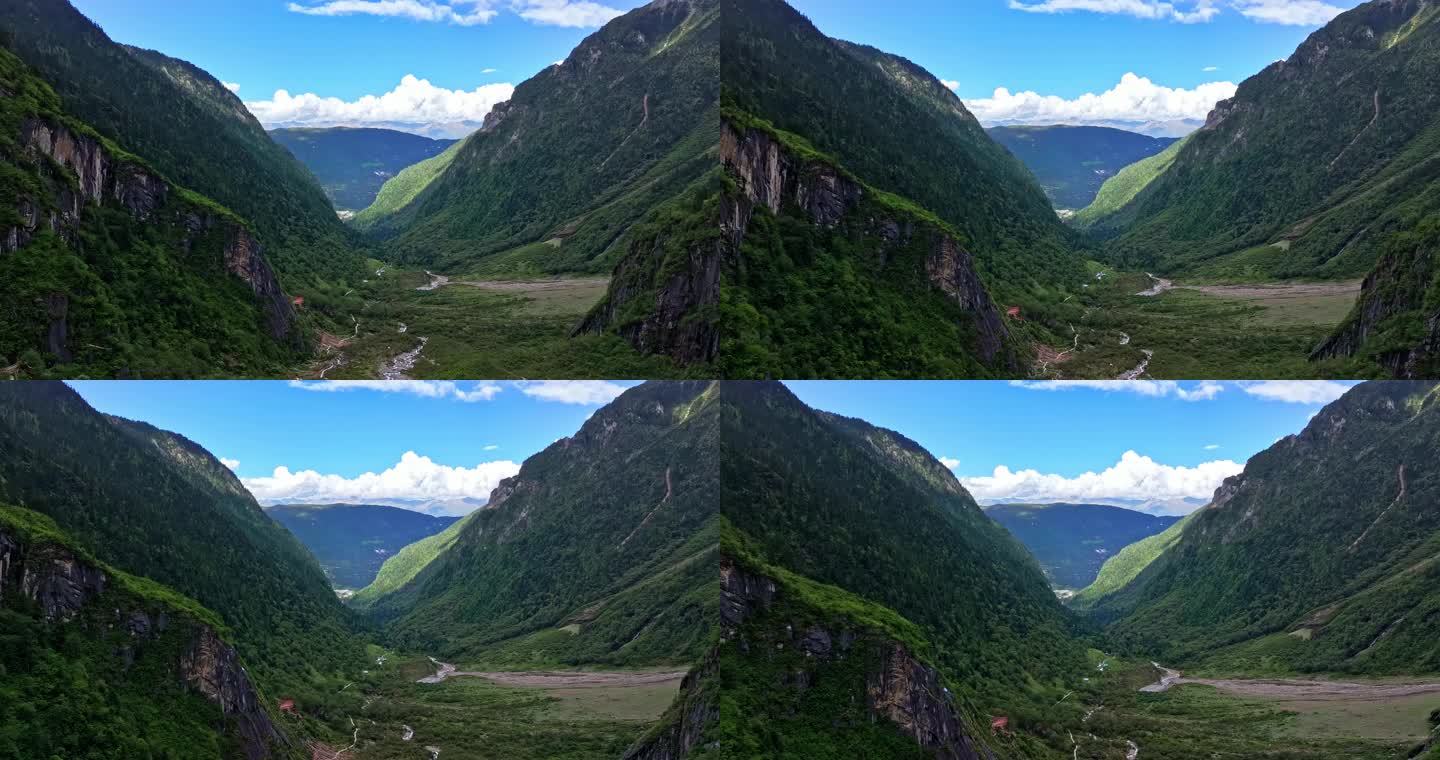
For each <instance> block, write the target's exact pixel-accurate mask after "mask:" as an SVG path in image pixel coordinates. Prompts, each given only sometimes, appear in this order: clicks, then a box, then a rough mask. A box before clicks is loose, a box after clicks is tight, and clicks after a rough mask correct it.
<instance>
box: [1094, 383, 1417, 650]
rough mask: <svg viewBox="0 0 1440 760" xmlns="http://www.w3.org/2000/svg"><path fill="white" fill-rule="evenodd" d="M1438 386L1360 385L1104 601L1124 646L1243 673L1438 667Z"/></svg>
mask: <svg viewBox="0 0 1440 760" xmlns="http://www.w3.org/2000/svg"><path fill="white" fill-rule="evenodd" d="M1437 446H1440V390H1437V387H1436V384H1435V383H1433V382H1428V383H1410V382H1385V383H1367V384H1365V385H1361V386H1359V387H1357V388H1355V389H1353V390H1351V391H1350V392H1349V393H1347V394H1346V395H1345V396H1344V397H1343V398H1341V399H1340V400H1338V401H1336V402H1334V403H1332V404H1330V405H1329V406H1327V407H1325V409H1324V410H1323V411H1321V412H1320V414H1319V415H1317V416H1316V417H1315V418H1314V419H1313V420H1312V421H1311V422H1310V424H1309V425H1307V426H1306V428H1305V430H1304V431H1303V432H1301V433H1300V434H1298V435H1293V436H1289V437H1287V438H1285V439H1283V440H1281V441H1280V442H1278V443H1276V444H1275V445H1274V446H1272V447H1271V448H1269V449H1268V450H1266V451H1264V452H1261V453H1260V454H1257V455H1256V456H1255V457H1253V458H1251V460H1250V461H1249V462H1248V463H1246V466H1245V471H1244V472H1243V473H1242V474H1241V475H1238V476H1235V477H1234V478H1231V479H1229V480H1227V481H1226V483H1225V485H1224V486H1223V487H1221V488H1220V490H1219V491H1218V492H1217V493H1216V496H1215V500H1214V502H1212V503H1211V504H1210V505H1209V506H1208V507H1206V508H1204V509H1203V510H1201V511H1199V512H1197V513H1195V515H1194V516H1193V518H1192V519H1191V520H1190V522H1189V524H1188V525H1186V526H1185V528H1184V530H1183V531H1181V532H1180V534H1179V536H1178V538H1177V539H1176V540H1175V541H1174V543H1173V545H1171V546H1170V547H1169V548H1167V549H1165V550H1164V551H1163V552H1162V553H1160V554H1159V556H1158V557H1157V558H1156V559H1154V561H1153V562H1151V563H1150V564H1149V566H1148V567H1146V568H1145V569H1144V570H1142V571H1141V572H1139V574H1138V575H1136V576H1135V577H1134V579H1133V580H1132V581H1130V583H1129V584H1128V585H1126V586H1124V587H1122V588H1121V589H1120V590H1119V591H1117V592H1116V593H1114V594H1112V595H1110V596H1108V597H1105V598H1104V599H1103V600H1102V601H1101V606H1100V608H1099V609H1100V610H1101V612H1102V613H1103V614H1105V615H1107V616H1109V617H1110V618H1111V619H1117V622H1115V623H1113V624H1112V625H1111V626H1110V633H1111V635H1112V636H1113V637H1114V638H1115V639H1116V640H1117V641H1119V642H1121V643H1123V644H1124V645H1126V646H1128V647H1131V648H1133V649H1136V650H1139V651H1145V652H1150V653H1152V654H1153V655H1155V656H1157V657H1164V658H1166V661H1167V662H1174V663H1177V664H1179V663H1196V662H1203V663H1208V664H1209V665H1211V666H1212V667H1215V668H1219V669H1238V670H1242V671H1248V672H1255V671H1272V672H1275V671H1278V672H1285V671H1296V670H1298V671H1325V672H1355V673H1374V674H1384V673H1408V674H1414V673H1424V672H1437V671H1440V649H1437V648H1436V645H1435V644H1436V642H1435V637H1434V635H1433V633H1434V632H1433V621H1434V619H1435V618H1436V616H1437V615H1440V594H1437V592H1436V589H1440V583H1437V581H1440V563H1437V558H1440V513H1437V512H1436V510H1435V509H1434V508H1433V505H1434V504H1435V503H1436V499H1437V498H1440V495H1437V494H1436V488H1437V486H1440V472H1437V469H1436V468H1437V462H1436V458H1435V456H1434V452H1435V451H1436V449H1437Z"/></svg>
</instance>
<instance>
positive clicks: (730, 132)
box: [720, 122, 1008, 363]
mask: <svg viewBox="0 0 1440 760" xmlns="http://www.w3.org/2000/svg"><path fill="white" fill-rule="evenodd" d="M720 160H721V162H722V163H723V165H724V167H725V170H726V171H727V172H728V173H729V174H730V176H731V177H732V178H733V179H734V180H735V182H736V184H737V185H738V187H739V192H738V193H737V194H736V196H735V197H727V198H726V199H725V203H724V204H722V215H721V221H720V223H721V239H722V241H723V245H724V251H725V254H726V262H727V265H729V264H731V263H733V262H735V261H736V260H737V258H738V253H739V250H740V245H741V243H743V242H744V238H745V232H746V230H747V228H748V227H749V225H750V219H751V216H752V215H753V213H754V211H755V209H756V207H764V208H766V209H768V210H769V211H770V213H771V214H779V213H780V212H781V211H782V210H784V209H787V208H788V209H795V210H797V211H798V212H799V213H800V214H802V215H803V216H804V217H805V218H806V219H808V220H809V221H810V223H811V224H813V225H815V226H817V227H821V228H825V229H833V228H838V227H846V228H850V229H851V230H852V231H853V232H854V233H856V234H858V235H860V236H863V237H865V238H867V239H869V240H870V241H872V246H871V247H872V248H873V250H874V251H875V252H876V255H877V256H878V258H879V262H880V264H881V266H882V267H883V266H886V265H889V264H890V263H891V261H890V258H891V255H892V254H893V252H894V251H895V250H897V249H898V248H901V247H903V246H907V245H909V244H910V243H911V242H912V241H914V240H915V239H916V238H917V237H921V236H923V239H925V240H927V241H928V243H927V247H928V252H927V254H926V257H925V260H924V268H923V271H919V272H916V273H915V275H916V276H917V277H923V278H925V280H927V281H928V282H929V283H930V284H931V285H933V286H934V287H935V288H936V289H938V290H939V291H941V292H942V293H944V294H945V295H946V296H948V297H949V298H950V299H951V300H953V301H955V302H956V303H957V304H959V305H960V307H961V308H962V309H964V311H965V312H966V313H967V314H968V315H969V316H970V318H971V321H972V326H973V328H974V330H975V332H976V335H977V341H976V346H975V349H976V351H977V353H978V354H979V356H980V358H981V359H982V360H983V361H984V362H986V363H994V362H996V361H997V359H999V358H1000V355H1001V352H1002V350H1003V349H1004V347H1005V344H1006V341H1007V339H1008V332H1007V330H1006V329H1005V323H1004V320H1003V319H1002V318H1001V317H1000V312H999V310H998V309H997V308H996V307H995V302H994V301H993V300H992V299H991V297H990V293H989V291H988V290H986V288H985V285H984V283H982V282H981V280H980V275H979V273H978V272H977V271H976V269H975V261H974V258H973V257H972V256H971V254H970V252H969V251H967V250H966V249H965V248H964V246H962V245H961V244H960V242H959V241H957V240H956V239H955V238H954V237H952V236H950V235H949V234H948V233H946V232H945V231H944V230H940V229H937V228H935V227H934V226H933V225H931V224H929V223H927V222H925V221H922V220H918V219H915V218H909V217H907V216H904V215H901V214H879V213H876V214H867V215H865V216H863V217H861V216H860V215H858V214H856V213H855V212H856V211H857V209H859V208H860V206H861V202H862V200H863V199H864V198H865V197H866V194H867V192H868V191H867V190H866V188H865V187H864V186H863V185H861V184H860V183H859V182H858V181H856V180H855V179H854V178H852V177H850V176H849V175H847V174H846V173H845V172H843V171H842V170H840V169H839V168H837V167H835V166H833V165H831V164H829V163H828V162H825V161H823V160H819V159H809V158H802V157H798V156H796V155H794V154H793V153H792V151H790V150H789V149H787V148H786V147H785V146H784V145H783V144H781V143H780V141H778V140H776V139H775V138H774V137H772V136H771V135H770V134H768V133H766V132H764V131H762V130H759V129H753V128H752V129H744V130H741V129H737V128H736V127H734V126H732V125H731V124H730V123H729V122H726V123H724V124H723V126H722V127H721V131H720Z"/></svg>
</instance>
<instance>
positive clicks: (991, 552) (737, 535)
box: [720, 382, 1084, 757]
mask: <svg viewBox="0 0 1440 760" xmlns="http://www.w3.org/2000/svg"><path fill="white" fill-rule="evenodd" d="M721 400H722V404H721V408H722V413H721V440H722V446H721V472H720V482H721V486H722V489H721V510H722V512H723V514H724V516H725V519H726V521H727V525H728V526H730V527H729V529H727V533H726V539H725V544H724V551H725V559H724V560H723V562H724V563H725V564H722V570H724V572H725V573H726V575H725V581H724V583H725V586H724V588H725V598H724V603H723V605H722V619H723V620H724V621H725V628H726V633H725V635H724V637H723V643H722V647H721V654H722V674H721V675H722V682H723V683H725V686H726V692H725V694H726V699H727V700H730V699H733V700H734V701H735V702H736V703H737V704H744V705H747V711H745V712H743V713H742V714H745V715H757V716H765V717H764V718H761V719H756V720H753V721H749V722H742V721H739V720H738V719H737V720H735V721H732V722H728V723H727V722H726V720H725V717H724V714H723V711H722V717H721V723H722V726H723V727H724V729H725V731H726V738H727V739H728V740H729V741H733V742H735V743H736V744H735V745H734V746H740V747H745V748H749V749H751V750H753V751H752V752H751V754H761V755H765V756H784V755H783V751H784V750H783V748H785V747H791V748H792V750H791V751H793V748H795V747H800V746H805V747H807V748H809V747H810V746H811V744H810V743H811V742H816V743H818V744H817V745H815V746H816V747H817V748H816V749H814V755H813V756H817V757H824V756H835V757H840V756H853V755H847V754H846V752H845V751H844V747H845V745H846V743H847V742H848V741H855V742H860V743H862V745H863V746H872V747H877V748H878V747H879V746H881V743H885V742H888V743H887V744H885V745H884V746H887V747H889V748H891V749H893V748H894V747H897V746H901V745H900V743H898V742H895V741H890V740H887V739H886V737H887V736H889V737H891V739H900V738H902V737H904V738H905V744H908V746H910V747H911V752H910V754H895V755H893V756H897V757H908V756H916V757H919V756H932V755H934V754H935V753H938V756H942V757H972V756H974V749H973V745H974V744H976V743H977V742H978V741H979V740H978V737H977V736H976V734H975V732H974V731H973V729H971V728H969V727H970V726H973V725H988V722H989V718H988V714H991V712H990V711H997V712H998V713H999V714H1003V715H1009V716H1012V720H1013V724H1012V725H1015V726H1017V727H1019V726H1020V725H1021V724H1023V723H1024V722H1025V721H1026V720H1028V719H1029V718H1031V717H1037V716H1040V715H1041V714H1042V713H1043V707H1042V705H1043V706H1048V705H1049V704H1051V703H1053V702H1054V701H1055V700H1056V699H1059V698H1060V696H1061V695H1063V694H1064V689H1063V688H1061V687H1060V684H1061V683H1063V682H1064V680H1065V679H1066V678H1067V677H1070V676H1073V675H1076V674H1078V673H1079V672H1080V670H1081V669H1083V667H1084V657H1083V652H1082V649H1081V648H1080V646H1079V645H1078V644H1077V643H1075V642H1074V641H1073V640H1072V639H1071V638H1070V637H1069V634H1068V629H1067V625H1068V623H1067V619H1066V616H1065V614H1064V611H1063V610H1062V609H1061V607H1060V605H1059V603H1058V602H1057V601H1056V600H1055V597H1054V595H1053V594H1052V593H1051V591H1050V589H1049V587H1048V584H1046V582H1045V578H1044V576H1043V574H1042V573H1041V571H1040V568H1039V566H1038V565H1036V563H1035V561H1034V560H1033V559H1032V558H1031V557H1030V556H1029V555H1028V554H1027V553H1026V552H1025V550H1024V548H1023V547H1022V546H1020V544H1019V543H1018V542H1017V541H1015V539H1013V538H1012V537H1011V536H1010V535H1009V534H1007V533H1006V532H1005V530H1004V529H1003V528H1001V527H1000V526H999V525H997V524H996V523H995V522H993V521H991V520H989V519H988V518H986V517H985V515H984V514H983V513H982V512H981V511H980V508H979V507H978V506H976V504H975V502H974V500H973V499H972V498H971V497H970V495H969V494H968V493H966V491H965V489H964V488H963V487H962V486H961V485H960V483H959V481H957V480H956V479H955V477H954V475H953V474H952V473H950V471H949V470H948V469H946V468H945V467H944V465H942V464H940V463H939V462H938V461H936V460H935V459H934V458H933V457H932V456H930V454H929V453H927V452H926V451H925V450H924V449H922V448H920V447H919V446H918V445H917V444H915V443H914V442H913V441H910V440H908V439H906V438H904V437H903V436H901V435H900V434H898V433H894V432H891V431H888V430H883V429H880V428H876V427H873V426H871V425H869V424H867V423H865V422H863V421H860V420H855V419H848V418H844V417H839V416H836V415H832V414H827V413H824V412H818V411H815V410H812V409H810V408H808V407H806V406H805V405H804V404H803V403H801V402H800V401H799V400H798V399H797V398H795V397H794V396H793V395H792V394H791V393H790V391H789V390H788V389H786V388H785V387H783V386H781V385H779V384H778V383H742V382H732V383H726V384H725V385H724V388H723V390H722V393H721ZM767 610H769V612H767ZM727 663H728V664H727ZM782 674H783V676H782ZM777 683H784V684H786V685H787V686H788V687H790V688H785V689H777V688H776V684H777ZM1057 689H1058V691H1056V690H1057ZM1052 692H1055V693H1053V694H1052ZM732 695H733V696H732ZM877 720H878V721H879V722H880V725H881V726H885V725H888V726H889V728H888V730H886V731H881V732H878V733H876V732H875V731H874V726H873V725H871V724H874V723H875V722H876V721H877ZM825 726H837V727H844V728H845V730H844V731H837V732H836V733H835V734H833V735H827V734H826V732H825V730H824V727H825ZM827 737H828V738H827ZM791 739H795V740H797V741H800V740H803V741H800V743H797V744H793V745H792V744H789V743H788V742H789V741H790V740H791ZM871 742H873V744H871ZM917 742H918V743H919V745H920V746H918V747H917V746H916V744H917ZM967 747H969V748H968V749H967ZM922 748H929V750H930V753H929V754H927V753H926V752H924V750H923V749H922ZM826 751H829V752H831V754H828V755H827V754H826ZM876 751H877V752H878V751H880V750H878V749H877V750H876ZM887 751H888V750H887ZM768 753H773V754H768ZM878 756H891V755H889V754H882V755H878Z"/></svg>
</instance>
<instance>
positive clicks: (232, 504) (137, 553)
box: [0, 381, 364, 696]
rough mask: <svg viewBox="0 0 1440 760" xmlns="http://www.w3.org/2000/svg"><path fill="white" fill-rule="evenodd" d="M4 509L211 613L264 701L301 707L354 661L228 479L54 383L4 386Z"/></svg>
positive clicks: (304, 559) (335, 623)
mask: <svg viewBox="0 0 1440 760" xmlns="http://www.w3.org/2000/svg"><path fill="white" fill-rule="evenodd" d="M0 502H3V503H8V504H14V505H17V506H20V507H24V508H27V509H29V510H33V511H35V512H39V513H41V514H43V515H45V516H47V517H49V518H50V519H51V520H53V521H54V522H55V523H56V525H57V526H58V528H59V529H60V530H62V531H64V533H65V534H67V535H68V536H69V537H70V538H71V539H73V540H74V541H75V542H76V543H77V544H78V545H80V546H83V547H85V548H86V549H88V550H89V551H92V552H94V556H95V558H96V559H97V560H99V561H101V562H104V563H106V564H107V565H109V566H112V567H114V568H117V569H119V570H122V571H124V572H127V573H130V574H133V575H136V576H142V577H144V578H147V579H149V580H152V581H155V582H157V583H160V584H164V585H166V586H169V587H171V588H173V589H175V590H176V591H178V592H179V593H181V594H184V595H186V596H188V597H191V598H193V599H194V600H195V601H197V602H199V603H200V604H203V605H204V606H205V607H207V608H209V609H211V610H213V611H214V612H215V614H216V615H218V616H219V618H220V620H221V621H222V622H223V624H224V625H225V626H226V627H227V628H228V629H229V630H231V631H233V636H234V642H235V647H236V649H237V650H238V651H239V653H240V655H241V657H242V658H243V659H244V661H245V662H246V665H247V667H248V668H249V670H250V673H251V676H252V677H254V678H255V679H256V681H257V682H258V683H259V684H260V686H261V687H262V688H264V689H266V690H267V691H271V692H279V693H287V694H291V695H295V696H306V695H309V694H310V689H311V688H312V687H311V679H312V677H313V676H314V675H315V674H320V673H334V672H337V671H338V670H339V669H340V668H341V667H342V666H348V665H353V664H354V663H357V662H359V661H360V660H361V659H362V658H363V657H364V652H363V650H362V649H361V647H360V646H359V644H358V642H357V641H356V640H355V639H354V638H353V637H352V635H351V632H350V622H351V621H350V618H349V615H348V613H347V611H346V610H345V609H344V607H342V606H341V605H340V603H339V601H338V600H337V599H336V598H335V594H334V593H333V592H332V591H331V589H330V584H329V583H327V582H326V580H325V574H324V573H323V572H322V571H321V569H320V566H319V565H318V564H316V562H315V560H314V558H313V557H311V556H310V554H309V552H307V551H306V550H305V547H304V546H302V545H301V544H300V542H299V541H297V540H296V539H295V538H294V537H293V536H291V535H290V534H289V532H287V531H286V530H285V529H284V528H283V527H281V526H280V525H279V524H278V523H276V522H274V521H273V520H271V519H270V518H269V517H267V516H266V515H265V513H264V512H263V511H262V510H261V509H260V506H259V505H258V504H256V503H255V500H254V499H253V498H252V497H251V496H250V494H249V492H248V491H246V490H245V487H244V486H243V485H241V484H240V481H239V480H238V479H237V478H236V477H235V475H234V473H233V472H231V471H230V469H229V468H228V467H226V466H225V465H223V464H221V463H220V462H219V461H218V460H217V459H215V457H213V456H212V455H211V454H210V453H209V452H207V451H205V450H204V449H203V448H201V447H199V446H198V445H196V444H195V443H193V442H191V441H189V440H186V439H185V438H183V437H181V436H178V435H175V434H173V433H168V432H165V431H163V430H159V429H157V428H154V427H151V426H149V425H146V424H144V423H141V422H132V421H129V420H123V419H120V418H116V417H109V416H106V415H103V414H100V413H98V412H96V411H95V410H94V409H92V408H91V407H90V406H89V405H88V404H86V403H85V401H84V400H83V399H82V398H80V396H79V395H78V394H77V393H76V392H75V391H73V390H72V389H70V388H69V387H68V386H66V385H64V384H61V383H53V382H39V381H34V382H11V383H4V384H0Z"/></svg>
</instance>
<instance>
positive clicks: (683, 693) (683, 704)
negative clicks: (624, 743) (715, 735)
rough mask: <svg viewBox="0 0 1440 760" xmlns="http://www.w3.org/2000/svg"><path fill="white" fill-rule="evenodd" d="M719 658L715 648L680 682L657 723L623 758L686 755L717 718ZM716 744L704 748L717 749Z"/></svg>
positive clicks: (663, 759) (673, 759)
mask: <svg viewBox="0 0 1440 760" xmlns="http://www.w3.org/2000/svg"><path fill="white" fill-rule="evenodd" d="M719 677H720V660H719V657H718V655H717V653H716V652H715V651H713V650H712V651H711V652H710V653H709V654H708V655H706V657H705V660H704V661H703V662H702V663H701V664H700V666H699V667H698V668H696V669H695V670H692V671H690V673H689V674H688V675H686V676H685V680H684V681H682V682H681V684H680V695H679V696H677V697H676V698H675V702H674V704H672V705H671V707H670V709H669V710H667V711H666V712H665V715H664V716H663V717H662V718H661V719H660V725H659V726H658V727H657V728H655V729H653V730H652V731H651V732H650V733H649V734H648V735H647V736H646V737H645V738H643V739H641V740H640V741H639V742H636V744H635V746H633V747H631V748H630V749H629V750H628V751H626V752H625V756H624V760H681V758H686V757H689V756H690V753H691V752H693V751H695V748H696V747H699V746H700V745H701V742H702V741H703V740H704V738H705V729H706V728H708V727H710V726H712V725H714V723H715V722H716V721H718V720H719V719H720V705H719V704H718V702H717V700H716V689H717V688H718V686H719V683H718V679H719ZM718 746H719V745H718V743H715V742H712V743H710V744H708V745H706V749H718Z"/></svg>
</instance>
